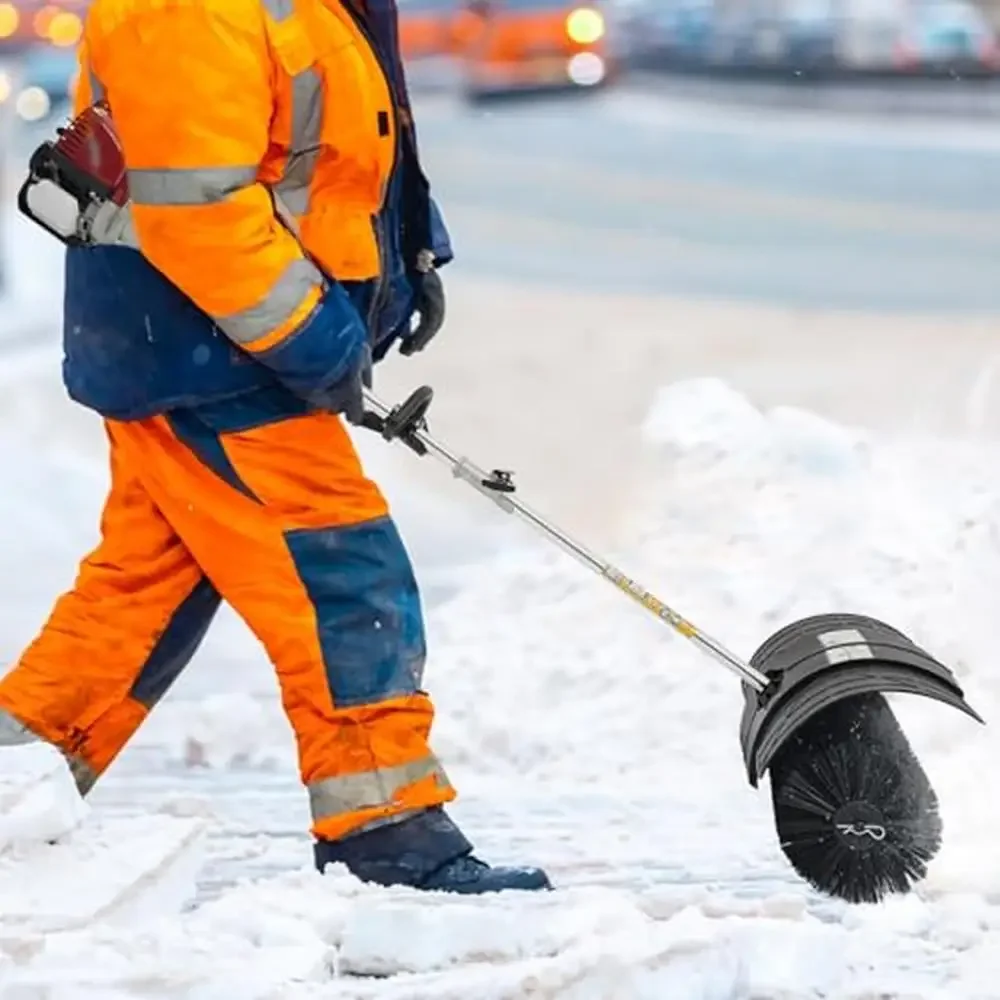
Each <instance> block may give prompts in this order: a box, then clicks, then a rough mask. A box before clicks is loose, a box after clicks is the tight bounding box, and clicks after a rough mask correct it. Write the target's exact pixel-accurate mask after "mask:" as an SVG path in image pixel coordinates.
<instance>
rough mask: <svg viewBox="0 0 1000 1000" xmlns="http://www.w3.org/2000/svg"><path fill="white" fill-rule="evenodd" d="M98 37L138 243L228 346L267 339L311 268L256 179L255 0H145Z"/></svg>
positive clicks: (262, 70)
mask: <svg viewBox="0 0 1000 1000" xmlns="http://www.w3.org/2000/svg"><path fill="white" fill-rule="evenodd" d="M98 41H99V44H98V43H97V42H95V40H90V44H89V45H88V49H89V52H90V56H91V59H92V68H93V70H94V77H95V78H96V80H97V81H99V86H100V88H102V89H103V91H104V94H105V95H106V97H107V100H108V103H109V105H110V107H111V114H112V117H113V119H114V121H115V126H116V128H117V130H118V133H119V136H120V138H121V142H122V146H123V149H124V151H125V162H126V166H127V168H128V177H129V191H130V195H131V201H132V213H133V219H134V223H135V230H136V234H137V237H138V241H139V247H140V250H141V252H142V253H143V255H144V256H145V257H146V258H147V259H148V260H149V261H150V263H152V264H153V266H154V267H156V268H157V270H159V271H160V272H161V273H162V274H164V275H165V276H166V277H167V278H168V279H169V280H170V281H171V282H173V283H174V284H175V285H176V286H177V287H178V288H180V289H181V291H183V292H184V293H185V294H186V295H187V296H188V297H189V298H191V299H192V300H193V301H194V302H195V304H196V305H198V306H199V307H201V308H202V309H203V310H204V311H205V312H206V313H208V314H209V315H210V316H211V317H212V318H213V319H214V320H215V322H216V323H217V324H218V326H219V327H220V329H222V330H223V331H224V332H225V333H226V334H227V335H228V336H229V337H230V338H232V339H233V340H234V341H236V342H237V343H238V344H240V346H242V347H244V348H246V349H248V350H251V351H254V350H259V351H263V350H268V349H270V348H272V347H274V346H275V345H276V344H279V343H280V342H281V341H282V340H283V339H284V338H285V337H286V336H287V335H288V334H290V333H292V332H294V331H295V330H296V328H297V327H298V326H299V325H300V324H301V323H302V321H303V320H304V319H305V318H306V317H307V316H308V315H309V314H310V313H311V312H312V311H313V309H314V308H315V307H316V305H317V303H318V302H319V300H320V297H321V294H322V288H323V278H322V276H321V275H320V273H319V271H318V270H317V269H316V267H315V266H314V265H313V264H312V263H311V262H310V261H309V260H307V259H306V258H305V256H304V255H303V253H302V250H301V248H300V247H299V244H298V242H297V241H296V239H295V238H294V237H293V236H292V235H291V233H289V232H288V231H287V230H286V229H285V228H284V227H283V226H282V225H281V224H280V223H279V222H278V220H277V219H276V217H275V213H274V207H273V203H272V200H271V196H270V193H269V192H268V190H267V189H266V188H265V187H264V186H263V185H262V184H260V183H258V182H257V180H256V177H257V173H258V168H259V166H260V163H261V160H262V159H263V157H264V154H265V152H266V150H267V147H268V143H269V140H270V135H269V128H270V122H271V117H272V114H273V103H274V101H273V93H272V85H271V79H272V72H273V71H272V65H271V60H270V56H269V52H268V48H267V41H266V35H265V28H264V21H263V13H262V11H261V9H260V5H259V3H258V0H193V2H192V0H178V2H169V3H151V4H149V5H148V7H145V9H144V10H142V12H140V13H133V14H132V15H131V17H129V18H128V20H126V21H125V22H123V23H121V24H119V25H117V26H116V27H115V28H114V30H113V31H110V32H108V33H107V34H106V35H103V36H100V37H99V39H98ZM81 75H83V74H81Z"/></svg>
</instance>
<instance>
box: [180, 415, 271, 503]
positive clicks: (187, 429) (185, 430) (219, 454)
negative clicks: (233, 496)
mask: <svg viewBox="0 0 1000 1000" xmlns="http://www.w3.org/2000/svg"><path fill="white" fill-rule="evenodd" d="M167 422H168V423H169V424H170V429H171V430H172V431H173V432H174V434H176V435H177V440H178V441H180V442H181V443H182V444H184V445H186V446H187V447H188V448H189V449H190V450H191V451H193V452H194V454H195V455H196V456H197V457H198V461H200V462H201V464H202V465H204V466H205V467H206V468H207V469H210V470H211V471H212V472H214V473H215V474H216V475H217V476H218V477H219V478H220V479H221V480H222V481H223V482H224V483H228V484H229V485H230V486H232V488H233V489H234V490H239V491H240V493H242V494H243V495H244V496H246V497H249V498H250V499H251V500H255V501H256V502H257V503H260V502H261V501H260V498H259V497H258V496H257V494H256V493H254V491H253V490H252V489H250V487H249V486H247V484H246V483H245V482H243V480H242V479H241V478H240V475H239V473H238V472H237V471H236V469H235V468H233V463H232V462H230V461H229V456H228V455H227V454H226V449H225V448H223V447H222V440H221V439H220V437H219V435H218V433H217V432H216V431H215V430H213V429H212V428H211V427H209V425H208V424H206V423H205V421H203V420H202V419H201V418H200V417H199V416H198V411H197V410H195V409H188V410H171V411H170V412H169V413H168V414H167Z"/></svg>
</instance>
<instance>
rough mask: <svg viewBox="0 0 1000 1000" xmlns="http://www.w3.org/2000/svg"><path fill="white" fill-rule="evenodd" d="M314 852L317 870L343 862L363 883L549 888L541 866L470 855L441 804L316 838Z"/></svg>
mask: <svg viewBox="0 0 1000 1000" xmlns="http://www.w3.org/2000/svg"><path fill="white" fill-rule="evenodd" d="M314 856H315V860H316V867H317V868H318V869H319V871H321V872H322V871H323V869H324V868H325V867H326V866H327V865H332V864H342V865H345V866H346V867H347V869H348V871H350V872H351V873H352V874H353V875H355V876H356V877H357V878H359V879H361V881H362V882H375V883H377V884H378V885H407V886H412V887H413V888H415V889H427V890H435V891H438V892H461V893H469V894H478V893H484V892H502V891H503V890H504V889H526V890H538V889H551V888H552V885H551V883H550V882H549V878H548V876H547V875H546V874H545V872H544V871H542V869H541V868H494V867H492V866H491V865H488V864H486V862H485V861H480V860H479V859H478V858H476V857H474V856H473V854H472V844H470V843H469V841H468V840H466V838H465V836H464V834H463V833H462V831H461V830H460V829H459V828H458V827H457V826H456V825H455V823H454V822H453V821H452V820H451V818H450V817H449V816H448V815H447V813H445V811H444V810H443V809H442V808H441V807H440V806H435V807H434V808H431V809H425V810H423V811H422V812H419V813H416V814H415V815H413V816H409V817H407V818H406V819H404V820H401V821H400V822H398V823H387V824H385V825H383V826H377V827H375V828H374V829H372V830H366V831H365V832H364V833H358V834H354V835H353V836H350V837H345V838H344V839H343V840H317V841H316V844H315V848H314Z"/></svg>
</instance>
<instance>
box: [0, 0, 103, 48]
mask: <svg viewBox="0 0 1000 1000" xmlns="http://www.w3.org/2000/svg"><path fill="white" fill-rule="evenodd" d="M87 6H88V3H87V0H60V2H59V3H48V2H44V0H0V53H16V52H23V51H24V50H26V49H28V48H30V47H31V46H33V45H37V44H38V43H39V42H46V43H49V44H51V45H55V46H58V47H60V48H72V47H74V46H75V45H76V44H77V42H79V41H80V38H81V36H82V35H83V19H84V17H85V16H86V12H87Z"/></svg>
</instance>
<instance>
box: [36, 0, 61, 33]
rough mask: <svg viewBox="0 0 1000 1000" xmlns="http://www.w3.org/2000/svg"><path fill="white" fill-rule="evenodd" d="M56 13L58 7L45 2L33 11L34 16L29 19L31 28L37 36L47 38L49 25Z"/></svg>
mask: <svg viewBox="0 0 1000 1000" xmlns="http://www.w3.org/2000/svg"><path fill="white" fill-rule="evenodd" d="M58 13H59V8H58V7H55V6H53V5H52V4H46V5H45V6H44V7H42V8H41V9H40V10H38V11H36V12H35V16H34V17H33V18H32V19H31V28H32V30H33V31H34V32H35V34H36V35H38V37H39V38H48V36H49V25H50V24H51V23H52V19H53V18H54V17H55V16H56V15H57V14H58Z"/></svg>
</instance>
